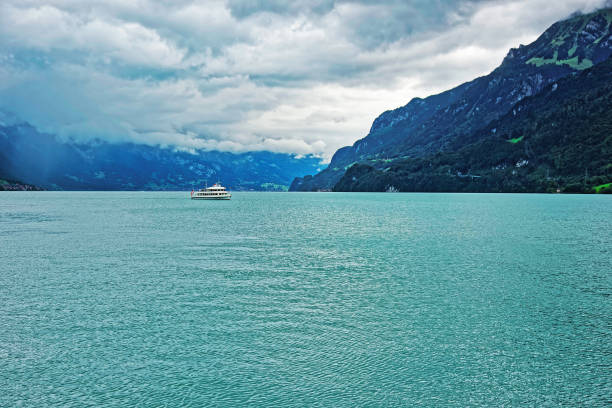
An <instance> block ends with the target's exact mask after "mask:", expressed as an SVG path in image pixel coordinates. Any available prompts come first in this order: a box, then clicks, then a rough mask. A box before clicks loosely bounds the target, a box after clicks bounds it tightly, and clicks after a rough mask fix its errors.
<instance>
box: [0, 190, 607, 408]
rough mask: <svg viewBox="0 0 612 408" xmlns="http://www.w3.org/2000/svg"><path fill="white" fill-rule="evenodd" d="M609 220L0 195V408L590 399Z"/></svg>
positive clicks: (437, 209)
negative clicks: (22, 407)
mask: <svg viewBox="0 0 612 408" xmlns="http://www.w3.org/2000/svg"><path fill="white" fill-rule="evenodd" d="M611 220H612V197H610V196H571V195H510V194H508V195H504V194H364V193H362V194H360V193H356V194H352V193H328V194H325V193H320V194H314V193H235V194H234V197H233V198H232V200H231V201H229V202H227V201H225V202H215V201H212V202H209V201H191V200H189V193H157V192H108V193H106V192H84V193H81V192H42V193H35V192H32V193H10V192H9V193H0V259H1V264H0V390H1V391H0V406H6V407H9V406H21V405H23V406H35V407H41V406H48V405H61V406H75V407H82V406H101V405H104V406H117V407H123V406H130V405H139V406H156V407H157V406H169V407H175V406H197V407H200V406H228V407H234V406H304V405H306V406H325V407H354V406H412V405H422V406H502V405H506V406H507V405H515V406H524V405H527V406H546V405H550V406H557V405H567V406H586V405H588V406H598V405H599V406H605V405H607V404H609V403H610V402H611V399H612V298H611V296H610V295H611V293H612V258H611V255H612V228H611ZM608 406H609V405H608Z"/></svg>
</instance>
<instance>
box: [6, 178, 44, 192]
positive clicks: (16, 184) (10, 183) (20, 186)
mask: <svg viewBox="0 0 612 408" xmlns="http://www.w3.org/2000/svg"><path fill="white" fill-rule="evenodd" d="M41 190H43V189H42V188H40V187H38V186H33V185H31V184H25V183H22V182H21V181H15V180H4V179H0V191H41Z"/></svg>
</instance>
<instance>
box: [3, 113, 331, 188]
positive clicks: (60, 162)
mask: <svg viewBox="0 0 612 408" xmlns="http://www.w3.org/2000/svg"><path fill="white" fill-rule="evenodd" d="M319 164H320V160H319V159H318V158H315V157H303V158H299V157H296V156H295V155H288V154H279V153H271V152H250V153H242V154H234V153H228V152H218V151H197V152H195V153H189V152H184V151H177V150H176V149H174V148H172V147H169V148H164V147H159V146H148V145H139V144H133V143H107V142H92V143H73V142H68V143H64V142H61V141H59V140H58V139H57V138H56V137H54V136H53V135H48V134H43V133H40V132H38V131H37V130H36V129H35V128H33V127H32V126H30V125H28V124H24V123H21V124H13V125H4V126H0V178H6V179H11V180H20V181H21V182H24V183H31V184H35V185H37V186H41V187H44V188H47V189H61V190H191V189H192V188H197V187H200V186H204V184H205V183H206V182H208V183H213V182H216V181H218V180H220V181H222V182H223V183H224V184H225V185H227V186H229V187H230V188H232V189H235V190H251V189H252V190H286V189H287V186H288V185H289V183H290V182H291V180H292V179H293V178H294V177H295V176H298V175H302V174H307V173H311V172H313V171H317V170H318V167H319Z"/></svg>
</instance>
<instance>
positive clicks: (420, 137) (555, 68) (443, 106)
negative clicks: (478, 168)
mask: <svg viewBox="0 0 612 408" xmlns="http://www.w3.org/2000/svg"><path fill="white" fill-rule="evenodd" d="M611 22H612V9H604V10H600V11H598V12H595V13H591V14H587V15H579V16H575V17H572V18H570V19H567V20H564V21H560V22H557V23H555V24H553V25H552V26H551V27H550V28H549V29H548V30H546V31H545V32H544V33H543V34H542V35H541V36H540V37H539V38H538V39H537V40H536V41H534V42H533V43H531V44H529V45H527V46H522V45H521V46H520V47H519V48H513V49H511V50H510V51H509V52H508V55H507V56H506V58H505V59H504V60H503V62H502V64H501V65H500V66H499V67H498V68H497V69H495V70H494V71H493V72H491V73H490V74H489V75H487V76H484V77H480V78H477V79H475V80H473V81H471V82H467V83H464V84H462V85H460V86H458V87H456V88H454V89H451V90H449V91H446V92H443V93H441V94H438V95H433V96H430V97H428V98H425V99H420V98H415V99H413V100H412V101H410V102H409V103H408V104H407V105H405V106H403V107H400V108H398V109H395V110H391V111H387V112H384V113H383V114H381V115H380V116H379V117H378V118H377V119H376V120H375V121H374V123H373V124H372V127H371V129H370V132H369V134H368V135H367V136H366V137H365V138H363V139H360V140H358V141H357V142H355V143H354V144H353V145H352V146H347V147H343V148H341V149H339V150H338V151H337V152H336V153H335V155H334V156H333V158H332V161H331V163H330V165H329V166H328V168H327V169H325V170H323V171H322V172H320V173H319V174H317V175H315V176H314V177H312V176H307V177H304V178H296V179H295V180H294V181H293V183H292V186H291V189H292V190H301V191H313V190H320V189H331V188H333V187H334V185H336V183H337V182H338V181H339V180H340V179H341V178H342V176H343V175H344V174H345V172H346V170H347V169H348V168H349V167H350V166H351V165H353V164H355V163H366V164H368V165H369V166H373V167H379V168H383V167H384V168H388V166H389V165H390V164H392V163H395V162H396V161H401V160H405V159H408V158H422V157H427V156H430V155H432V154H435V153H437V152H453V151H457V150H458V149H460V148H462V147H464V146H465V145H466V144H469V143H472V142H474V137H475V135H478V136H479V137H483V138H484V137H487V136H489V135H488V134H486V133H483V132H479V130H481V129H483V128H484V127H486V126H487V125H488V124H489V123H490V122H491V121H494V120H496V119H499V118H500V117H502V116H503V115H505V114H507V113H508V112H510V111H511V110H512V109H513V107H514V106H515V105H516V104H517V103H520V102H521V101H522V100H524V99H525V98H528V97H530V96H533V95H537V94H538V93H539V92H541V91H542V90H543V89H545V88H546V87H547V86H549V85H551V84H553V83H554V82H556V81H558V80H559V79H561V78H563V77H566V76H568V75H569V74H572V73H576V72H580V71H582V70H585V69H588V68H591V67H592V66H594V65H596V64H598V63H600V62H602V61H604V60H606V59H607V58H608V57H609V56H610V54H612V32H611V27H610V26H611ZM343 186H345V184H343Z"/></svg>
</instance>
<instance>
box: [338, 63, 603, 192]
mask: <svg viewBox="0 0 612 408" xmlns="http://www.w3.org/2000/svg"><path fill="white" fill-rule="evenodd" d="M462 144H464V145H463V147H460V148H458V149H456V150H454V151H449V152H438V153H435V154H431V155H427V156H424V157H420V158H406V159H400V160H394V161H393V162H392V163H389V164H384V165H379V163H372V164H362V163H360V164H355V165H354V166H352V167H350V168H349V169H348V171H347V172H346V173H345V174H344V176H343V177H342V178H341V179H340V181H338V183H336V185H335V187H334V190H335V191H386V190H391V191H452V192H557V191H559V192H572V193H576V192H581V193H612V183H611V182H612V57H610V58H608V59H607V60H606V61H604V62H602V63H600V64H598V65H596V66H594V67H593V68H590V69H588V70H585V71H583V72H580V73H576V74H572V75H569V76H568V77H566V78H564V79H561V80H559V81H558V82H555V83H554V84H550V85H548V86H546V87H545V88H544V89H543V90H542V91H541V92H540V93H539V94H537V95H535V96H531V97H528V98H525V99H523V100H521V101H520V102H519V103H517V104H516V105H514V106H513V108H512V109H511V111H510V112H508V113H507V114H506V115H504V116H503V117H501V118H500V119H497V120H494V121H492V122H491V123H490V124H489V125H488V126H486V127H485V128H483V129H481V130H480V131H478V132H476V133H475V134H472V135H469V136H467V137H466V138H465V139H463V140H462Z"/></svg>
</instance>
